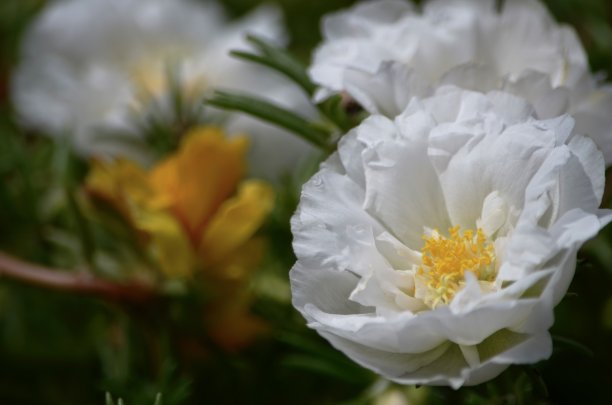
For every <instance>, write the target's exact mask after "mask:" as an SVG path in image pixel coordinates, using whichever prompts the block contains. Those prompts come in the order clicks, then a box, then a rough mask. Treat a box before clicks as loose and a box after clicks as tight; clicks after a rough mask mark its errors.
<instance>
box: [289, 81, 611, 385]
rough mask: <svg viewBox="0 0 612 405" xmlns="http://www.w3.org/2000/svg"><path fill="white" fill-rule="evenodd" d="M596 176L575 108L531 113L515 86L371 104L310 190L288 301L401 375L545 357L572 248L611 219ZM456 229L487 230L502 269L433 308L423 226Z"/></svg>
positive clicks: (361, 358) (349, 348)
mask: <svg viewBox="0 0 612 405" xmlns="http://www.w3.org/2000/svg"><path fill="white" fill-rule="evenodd" d="M603 173H604V164H603V157H602V155H601V152H600V151H599V150H598V149H597V148H596V147H595V146H594V143H593V142H592V141H591V140H590V139H589V138H587V137H584V136H581V135H577V134H575V133H574V130H573V120H572V119H571V118H568V117H567V116H561V117H558V118H555V119H551V120H538V119H537V113H536V111H535V110H534V109H533V108H532V107H531V106H530V105H529V104H528V103H526V102H525V101H524V100H522V99H520V98H517V97H516V96H514V95H512V94H509V93H504V92H499V91H494V92H490V93H489V94H487V95H485V94H482V93H476V92H468V91H463V90H458V89H457V88H456V87H444V88H440V89H439V90H438V91H437V92H436V94H435V95H434V96H432V97H431V98H427V99H424V100H421V101H419V100H413V101H411V102H410V103H409V105H408V107H407V108H406V110H405V111H404V112H402V114H400V115H399V116H398V117H397V118H396V119H395V120H394V121H391V120H389V119H387V118H384V117H382V116H377V115H376V116H372V117H370V118H368V119H366V120H365V121H364V122H363V123H362V124H361V125H360V126H359V127H357V128H356V129H354V130H353V131H352V132H351V133H350V134H349V135H347V136H346V137H345V138H344V139H343V140H342V142H340V145H339V151H338V154H336V155H334V156H332V157H331V158H330V159H328V161H327V162H326V163H325V164H324V165H323V167H322V169H321V170H320V172H319V173H318V174H317V175H315V177H314V178H313V179H312V180H311V181H310V182H309V183H307V184H306V186H305V187H304V190H303V193H302V199H301V202H300V206H299V208H298V211H297V213H296V215H295V216H294V219H293V233H294V236H295V241H294V247H295V251H296V255H297V257H298V262H297V264H296V265H295V267H294V268H293V270H292V271H291V279H292V291H293V295H294V305H295V306H296V308H298V310H300V312H301V313H302V314H303V315H304V317H305V318H306V319H307V321H308V325H309V326H310V327H312V328H314V329H316V330H317V331H318V332H319V333H320V334H321V335H322V336H324V337H325V338H327V339H328V340H329V341H330V342H331V343H332V344H333V345H334V346H335V347H337V348H338V349H339V350H342V351H343V352H344V353H346V354H347V355H348V356H349V357H351V358H352V359H354V360H355V361H356V362H358V363H359V364H362V365H363V366H365V367H368V368H371V369H372V370H374V371H376V372H378V373H380V374H381V375H383V376H385V377H386V378H389V379H392V380H394V381H397V382H400V383H405V384H443V385H451V386H453V387H455V388H457V387H459V386H461V385H467V384H477V383H480V382H482V381H485V380H487V379H490V378H493V377H494V376H496V375H497V374H499V373H500V372H502V371H503V370H504V369H505V368H506V367H507V366H508V365H510V364H522V363H533V362H536V361H539V360H542V359H544V358H547V357H548V356H549V355H550V352H551V342H550V336H549V334H548V332H547V330H548V328H550V327H551V326H552V324H553V321H554V313H553V308H554V306H555V305H556V304H557V303H558V302H559V300H560V299H561V298H562V297H563V295H564V294H565V292H566V291H567V288H568V286H569V283H570V281H571V279H572V276H573V272H574V267H575V260H576V253H577V250H578V248H579V247H580V245H581V244H582V243H584V242H585V241H586V240H588V239H590V238H591V237H593V236H594V235H595V234H597V232H598V231H599V230H600V229H601V227H602V226H603V225H605V224H606V223H607V222H609V221H610V220H611V219H612V214H610V213H608V212H606V211H600V210H598V208H597V207H598V204H599V202H600V200H601V195H602V191H603ZM452 226H461V228H463V229H472V230H474V229H475V228H476V227H479V228H481V229H483V230H484V232H486V235H487V237H489V238H492V243H494V249H495V257H496V259H495V260H496V263H495V271H496V277H495V280H493V281H487V280H481V279H478V278H477V276H476V275H475V274H474V273H472V272H471V271H470V272H467V273H466V276H465V281H464V284H463V285H462V286H461V288H460V289H459V290H458V291H457V292H456V294H455V295H454V297H453V298H452V300H451V301H450V303H449V304H448V305H440V306H437V307H430V306H429V304H426V303H425V301H424V300H423V298H422V294H428V292H427V289H426V288H425V287H423V285H421V284H419V283H423V281H422V277H421V276H417V274H418V272H419V271H420V270H419V269H420V268H421V267H422V266H423V259H422V257H423V254H424V253H422V252H421V248H422V246H423V242H422V238H423V237H424V236H423V235H431V234H432V232H434V231H432V230H433V229H439V230H441V232H445V231H446V229H448V228H449V227H452ZM326 280H329V282H328V284H327V285H326V286H325V288H323V287H322V286H321V285H320V284H319V283H320V282H325V281H326ZM332 286H333V287H332ZM424 288H425V289H424ZM334 290H335V291H337V292H338V294H337V295H334ZM343 300H346V303H344V304H343V303H342V301H343ZM419 301H420V302H419Z"/></svg>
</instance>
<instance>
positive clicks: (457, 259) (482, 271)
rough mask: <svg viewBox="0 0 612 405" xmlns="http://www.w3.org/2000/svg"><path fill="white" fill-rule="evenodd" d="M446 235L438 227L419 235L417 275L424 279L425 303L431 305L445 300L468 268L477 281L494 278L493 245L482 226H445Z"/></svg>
mask: <svg viewBox="0 0 612 405" xmlns="http://www.w3.org/2000/svg"><path fill="white" fill-rule="evenodd" d="M448 232H449V235H450V236H449V237H445V236H442V235H440V234H439V233H438V231H434V232H432V234H431V236H429V237H428V236H425V235H423V240H424V241H425V244H424V246H423V248H422V249H421V253H422V263H423V265H422V266H421V267H419V269H418V271H417V275H418V276H420V278H421V279H422V280H423V281H424V282H425V285H426V288H427V293H426V294H425V296H424V297H423V298H424V301H425V304H426V305H428V306H429V307H431V308H435V307H436V306H437V305H439V304H441V303H442V304H448V303H449V302H450V301H451V300H452V299H453V297H454V296H455V294H456V293H457V291H458V290H459V289H460V288H461V287H462V286H463V285H464V284H465V272H466V271H470V272H472V273H473V274H474V275H475V276H476V278H477V279H478V280H479V281H493V280H494V279H495V265H494V264H495V248H494V246H493V244H492V242H490V241H489V240H488V239H487V236H486V235H485V233H484V232H483V230H482V229H480V228H478V229H477V230H476V232H474V231H473V230H469V229H468V230H466V231H463V232H460V231H459V226H455V227H453V228H450V229H449V230H448Z"/></svg>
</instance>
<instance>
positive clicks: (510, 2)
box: [310, 0, 612, 165]
mask: <svg viewBox="0 0 612 405" xmlns="http://www.w3.org/2000/svg"><path fill="white" fill-rule="evenodd" d="M323 35H324V38H325V39H324V42H323V43H322V45H321V46H320V47H319V48H318V49H317V51H316V53H315V55H314V61H313V64H312V66H311V69H310V74H311V76H312V78H313V80H314V81H315V82H316V83H318V84H320V85H321V86H322V87H323V88H322V89H321V90H320V91H319V93H318V98H324V97H326V96H328V95H329V94H330V93H332V92H337V91H346V92H348V93H349V94H350V95H351V96H352V97H354V98H355V99H356V100H357V101H358V102H359V103H360V104H361V105H363V107H364V108H365V109H366V110H368V111H370V112H372V113H381V114H385V115H387V116H390V117H393V116H395V115H397V114H398V113H399V112H401V111H402V110H403V109H404V107H405V106H406V105H407V104H408V102H409V101H410V99H411V98H412V97H413V96H418V97H423V96H427V95H431V92H432V91H433V90H432V89H435V88H436V87H438V86H440V85H444V84H454V85H457V86H460V87H462V88H465V89H469V90H475V91H484V92H486V91H489V90H504V91H507V92H510V93H513V94H517V95H520V96H522V97H524V98H526V99H527V100H529V101H530V102H531V104H532V105H533V106H534V107H535V110H536V113H537V116H538V118H540V119H548V118H553V117H556V116H559V115H561V114H564V113H571V114H572V115H573V117H574V118H575V120H576V128H577V130H578V131H579V132H580V133H584V134H587V135H589V136H591V137H592V138H593V140H594V141H595V143H596V144H597V145H598V146H599V147H600V148H601V149H602V151H603V153H604V157H605V159H606V162H607V164H608V165H610V164H612V114H610V113H609V111H610V110H611V109H612V86H611V85H608V84H606V85H602V84H601V83H600V82H599V81H598V79H597V78H595V77H594V76H593V75H592V74H591V73H590V70H589V64H588V60H587V57H586V55H585V52H584V50H583V48H582V46H581V44H580V41H579V39H578V38H577V36H576V33H575V31H574V30H573V29H572V28H570V27H568V26H565V25H559V24H557V23H556V22H555V21H554V19H553V18H552V17H551V16H550V15H549V13H548V11H547V10H546V9H545V8H544V6H543V5H542V4H540V3H539V2H538V1H535V0H506V1H503V5H502V8H501V11H499V12H498V11H497V8H496V2H495V1H494V0H432V1H428V2H426V3H425V4H424V6H423V8H422V10H417V9H415V7H413V6H412V5H411V4H410V3H407V2H404V1H401V0H378V1H372V2H365V3H362V4H358V5H357V6H355V7H353V8H352V9H349V10H347V11H342V12H339V13H336V14H332V15H330V16H327V17H326V18H325V19H324V21H323Z"/></svg>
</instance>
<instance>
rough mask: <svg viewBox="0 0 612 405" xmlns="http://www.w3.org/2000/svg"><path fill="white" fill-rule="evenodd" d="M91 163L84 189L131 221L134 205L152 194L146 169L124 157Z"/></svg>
mask: <svg viewBox="0 0 612 405" xmlns="http://www.w3.org/2000/svg"><path fill="white" fill-rule="evenodd" d="M91 165H92V166H91V170H90V172H89V174H88V175H87V178H86V179H85V190H86V191H87V192H88V193H89V194H90V195H92V196H94V197H95V198H99V199H102V200H104V201H105V202H107V203H108V204H110V205H111V206H113V207H114V208H115V209H116V210H117V211H119V212H120V213H121V215H123V216H124V218H126V219H127V220H128V221H130V222H131V221H132V210H133V208H134V206H139V205H142V204H146V202H147V201H149V199H150V198H151V196H152V195H153V190H152V189H151V187H150V185H149V182H148V178H147V173H146V172H145V171H144V170H143V169H142V168H141V167H140V166H138V165H137V164H135V163H133V162H131V161H129V160H126V159H117V160H114V161H101V160H93V161H92V163H91Z"/></svg>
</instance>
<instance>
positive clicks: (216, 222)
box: [86, 127, 274, 350]
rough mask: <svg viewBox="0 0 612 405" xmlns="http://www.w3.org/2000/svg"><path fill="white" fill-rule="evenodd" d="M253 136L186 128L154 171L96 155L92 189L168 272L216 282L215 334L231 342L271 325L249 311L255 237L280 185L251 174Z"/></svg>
mask: <svg viewBox="0 0 612 405" xmlns="http://www.w3.org/2000/svg"><path fill="white" fill-rule="evenodd" d="M247 146H248V144H247V139H246V138H245V137H234V138H232V139H227V138H226V137H225V136H224V134H223V132H222V131H221V130H220V129H217V128H214V127H200V128H196V129H194V130H192V131H191V132H189V133H187V134H186V135H185V137H184V141H183V143H182V145H181V147H180V149H179V150H178V151H177V152H176V153H175V154H173V155H171V156H169V157H168V158H167V159H166V160H164V161H163V162H161V163H159V164H158V165H156V166H155V167H153V168H152V169H151V170H150V171H147V170H145V169H143V168H141V167H140V166H138V165H136V164H135V163H133V162H130V161H128V160H124V159H119V160H115V161H111V162H103V161H94V162H93V166H92V170H91V172H90V174H89V177H88V178H87V181H86V190H87V191H88V192H89V194H90V195H92V196H94V197H96V198H97V199H99V200H102V201H105V202H106V203H108V204H110V205H111V206H112V207H113V208H114V209H115V210H116V211H118V212H119V213H120V214H121V215H122V216H123V218H125V219H126V220H127V222H128V223H129V224H130V226H132V227H133V228H134V229H135V230H137V231H138V232H139V233H140V234H141V235H142V236H143V239H144V241H145V246H146V247H147V249H148V252H149V255H150V256H151V257H152V259H153V260H154V261H155V263H157V264H158V266H159V268H160V269H161V271H162V272H163V273H164V275H165V276H167V277H186V276H190V275H193V274H194V271H195V270H196V269H200V270H201V272H200V273H198V274H199V275H200V276H201V277H202V278H204V279H205V281H206V282H207V283H208V284H209V286H210V287H211V290H212V294H211V298H210V302H209V303H208V305H207V307H206V308H205V311H204V316H205V323H206V325H207V328H208V330H209V333H210V336H211V338H212V339H213V340H214V341H215V342H217V344H219V345H220V346H222V347H224V348H226V349H228V350H236V349H239V348H242V347H243V346H245V345H246V344H248V343H250V342H251V341H252V339H253V338H254V337H255V336H257V335H258V334H260V333H261V332H262V331H263V330H265V325H264V323H263V322H262V321H261V320H260V319H258V318H256V317H254V316H252V315H251V314H250V313H249V306H250V302H251V297H250V294H249V291H248V281H249V277H248V276H249V275H250V272H251V270H252V269H254V268H256V267H257V264H258V263H259V262H260V261H261V258H262V254H263V251H264V243H263V241H262V240H261V239H258V238H254V237H253V236H254V234H255V233H256V232H257V230H258V229H259V228H260V227H261V225H262V223H263V222H264V220H265V218H266V216H267V215H268V213H269V212H270V211H271V209H272V207H273V203H274V192H273V190H272V188H271V187H270V186H269V185H268V184H266V183H265V182H262V181H259V180H245V181H241V179H242V177H243V176H244V173H245V170H246V167H245V163H244V161H245V153H246V151H247Z"/></svg>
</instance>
